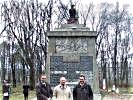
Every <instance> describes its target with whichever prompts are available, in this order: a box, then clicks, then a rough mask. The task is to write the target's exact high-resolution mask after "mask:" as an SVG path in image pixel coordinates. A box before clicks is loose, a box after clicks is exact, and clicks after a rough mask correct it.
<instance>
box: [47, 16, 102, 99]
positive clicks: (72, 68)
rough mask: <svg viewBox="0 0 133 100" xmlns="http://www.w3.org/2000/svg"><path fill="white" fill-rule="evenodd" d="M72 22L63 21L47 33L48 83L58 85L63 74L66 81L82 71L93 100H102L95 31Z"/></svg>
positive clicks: (74, 79) (70, 80)
mask: <svg viewBox="0 0 133 100" xmlns="http://www.w3.org/2000/svg"><path fill="white" fill-rule="evenodd" d="M70 19H71V18H70ZM74 20H75V19H74ZM75 22H76V21H74V22H73V23H68V24H63V25H62V26H61V27H60V28H57V29H55V30H54V31H50V32H48V38H49V43H48V57H47V69H46V70H47V72H48V74H49V78H50V83H51V85H52V86H55V85H57V84H58V82H59V77H61V76H65V77H66V78H67V79H68V81H69V82H77V81H78V77H79V75H80V74H81V73H83V74H84V75H85V76H86V81H87V82H88V83H89V84H90V85H91V87H92V89H93V92H94V100H101V99H100V95H99V80H98V67H97V64H96V50H95V39H96V31H90V29H89V28H87V27H84V25H82V24H78V23H75ZM96 95H97V96H96Z"/></svg>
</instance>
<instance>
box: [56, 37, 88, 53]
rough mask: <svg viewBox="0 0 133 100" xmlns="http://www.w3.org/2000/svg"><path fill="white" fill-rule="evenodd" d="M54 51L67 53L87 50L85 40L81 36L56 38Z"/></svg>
mask: <svg viewBox="0 0 133 100" xmlns="http://www.w3.org/2000/svg"><path fill="white" fill-rule="evenodd" d="M56 52H60V53H68V52H73V53H75V52H78V53H85V52H87V40H86V39H82V38H76V39H71V38H69V39H68V38H66V39H57V40H56Z"/></svg>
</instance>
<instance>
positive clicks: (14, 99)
mask: <svg viewBox="0 0 133 100" xmlns="http://www.w3.org/2000/svg"><path fill="white" fill-rule="evenodd" d="M34 97H36V95H35V91H30V92H29V100H32V99H33V98H34ZM0 100H2V95H0ZM9 100H24V96H23V93H16V94H15V93H14V94H11V96H10V99H9Z"/></svg>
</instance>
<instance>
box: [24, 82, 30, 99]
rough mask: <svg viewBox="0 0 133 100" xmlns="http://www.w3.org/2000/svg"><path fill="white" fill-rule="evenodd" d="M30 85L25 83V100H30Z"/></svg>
mask: <svg viewBox="0 0 133 100" xmlns="http://www.w3.org/2000/svg"><path fill="white" fill-rule="evenodd" d="M29 88H30V87H29V85H28V84H27V83H26V84H25V83H24V85H23V94H24V100H28V94H29Z"/></svg>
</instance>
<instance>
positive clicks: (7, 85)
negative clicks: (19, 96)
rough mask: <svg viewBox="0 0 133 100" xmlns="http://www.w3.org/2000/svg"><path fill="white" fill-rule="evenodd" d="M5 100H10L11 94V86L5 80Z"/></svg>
mask: <svg viewBox="0 0 133 100" xmlns="http://www.w3.org/2000/svg"><path fill="white" fill-rule="evenodd" d="M2 89H3V91H2V92H3V100H9V94H10V85H9V84H8V82H7V80H4V82H3V86H2Z"/></svg>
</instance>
